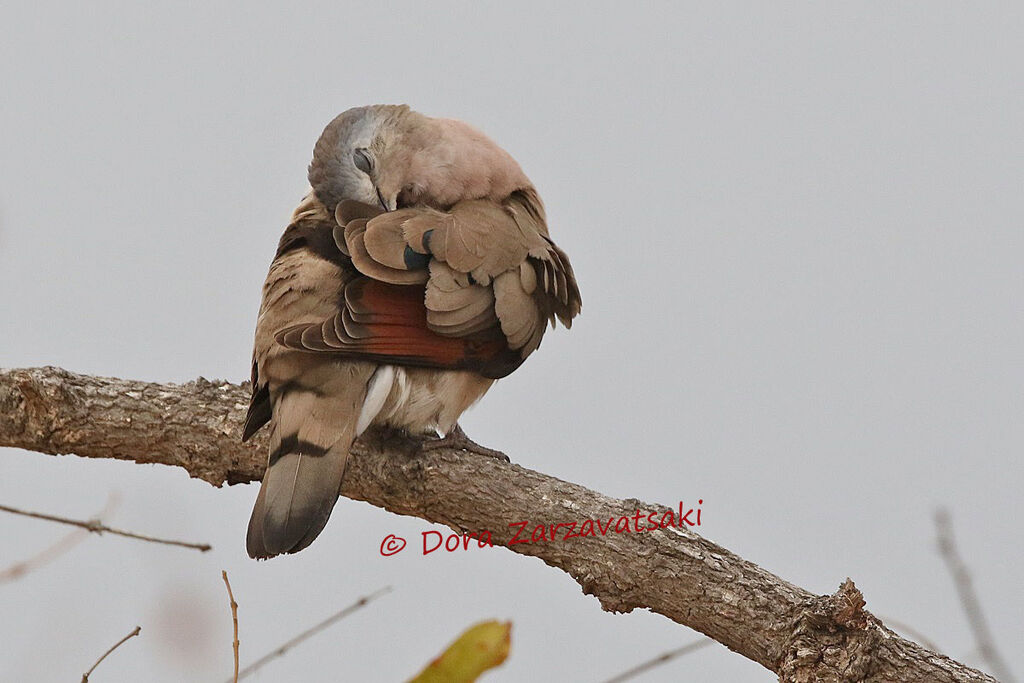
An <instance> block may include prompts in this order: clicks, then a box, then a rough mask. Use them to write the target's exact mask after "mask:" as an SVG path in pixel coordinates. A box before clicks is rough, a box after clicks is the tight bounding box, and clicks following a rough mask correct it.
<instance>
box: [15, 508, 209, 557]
mask: <svg viewBox="0 0 1024 683" xmlns="http://www.w3.org/2000/svg"><path fill="white" fill-rule="evenodd" d="M0 511H3V512H10V513H11V514H13V515H23V516H25V517H33V518H35V519H45V520H47V521H49V522H58V523H60V524H70V525H71V526H77V527H79V528H81V529H85V530H86V531H91V532H93V533H96V534H104V533H108V534H116V535H118V536H125V537H127V538H136V539H138V540H140V541H149V542H150V543H162V544H164V545H176V546H178V547H181V548H192V549H193V550H198V551H199V552H203V553H205V552H206V551H207V550H210V549H211V548H212V547H213V546H211V545H209V544H207V543H187V542H185V541H172V540H169V539H166V538H155V537H153V536H144V535H143V534H137V533H134V532H132V531H123V530H121V529H114V528H111V527H109V526H107V525H105V524H102V523H100V521H99V520H98V519H90V520H87V521H83V520H80V519H69V518H67V517H58V516H56V515H47V514H44V513H42V512H27V511H25V510H18V509H17V508H12V507H8V506H7V505H0Z"/></svg>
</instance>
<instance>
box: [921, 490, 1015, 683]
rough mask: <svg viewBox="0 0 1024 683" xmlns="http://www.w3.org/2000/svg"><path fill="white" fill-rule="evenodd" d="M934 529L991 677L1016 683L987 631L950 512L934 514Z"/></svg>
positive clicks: (939, 510) (1008, 682)
mask: <svg viewBox="0 0 1024 683" xmlns="http://www.w3.org/2000/svg"><path fill="white" fill-rule="evenodd" d="M935 528H936V530H937V532H938V541H939V554H940V555H942V558H943V559H944V560H945V561H946V566H947V567H949V573H950V574H951V575H952V576H953V585H954V586H956V592H957V595H959V596H960V604H961V605H962V606H963V608H964V614H966V615H967V622H968V623H969V624H970V626H971V632H972V633H973V634H974V642H975V644H976V649H977V651H978V655H979V656H980V657H981V658H982V659H983V660H984V661H985V663H986V664H988V668H989V670H990V671H991V672H992V675H994V676H995V677H996V678H997V679H999V680H1000V681H1002V683H1013V681H1014V680H1015V679H1014V677H1013V674H1012V673H1011V672H1010V667H1009V666H1008V665H1007V664H1006V661H1005V660H1004V659H1003V658H1002V656H1001V655H1000V654H999V650H998V649H997V648H996V643H995V640H994V639H993V638H992V632H991V631H990V630H989V628H988V621H987V620H986V619H985V613H984V611H983V610H982V609H981V601H979V600H978V595H977V594H976V593H975V592H974V586H973V585H972V583H971V573H970V571H969V570H968V569H967V565H966V564H964V561H963V560H962V559H961V558H960V553H959V551H957V548H956V540H955V539H954V538H953V521H952V519H951V518H950V515H949V511H948V510H946V509H944V508H940V509H938V510H936V511H935Z"/></svg>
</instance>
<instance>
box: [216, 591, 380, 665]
mask: <svg viewBox="0 0 1024 683" xmlns="http://www.w3.org/2000/svg"><path fill="white" fill-rule="evenodd" d="M390 592H391V586H385V587H384V588H380V589H378V590H376V591H374V592H373V593H370V594H369V595H364V596H363V597H361V598H359V599H358V600H356V601H355V602H354V603H352V604H351V605H349V606H348V607H346V608H345V609H343V610H341V611H340V612H337V613H336V614H333V615H331V616H329V617H327V618H326V619H324V620H323V621H321V622H320V623H319V624H317V625H316V626H313V627H312V628H308V629H306V630H305V631H303V632H302V633H300V634H299V635H297V636H295V637H294V638H292V639H291V640H289V641H288V642H286V643H285V644H284V645H282V646H280V647H279V648H277V649H276V650H274V651H272V652H269V653H267V654H265V655H263V656H262V657H260V658H259V659H257V660H256V661H255V662H253V663H252V664H250V665H249V666H247V667H245V668H244V669H242V671H241V672H239V673H238V676H237V678H236V679H235V680H236V681H237V680H238V679H241V678H245V677H246V676H248V675H249V674H251V673H252V672H254V671H256V670H257V669H259V668H260V667H261V666H263V665H264V664H266V663H267V662H269V661H270V660H272V659H276V658H277V657H280V656H281V655H283V654H284V653H285V652H287V651H288V650H290V649H291V648H293V647H295V646H296V645H298V644H299V643H301V642H302V641H304V640H306V639H307V638H309V637H310V636H313V635H316V634H317V633H319V632H320V631H323V630H324V629H325V628H327V627H328V626H330V625H331V624H334V623H335V622H337V621H340V620H341V619H344V618H345V617H347V616H348V615H349V614H352V613H353V612H355V611H356V610H358V609H360V608H361V607H365V606H366V605H368V604H369V603H370V602H371V601H373V600H376V599H377V598H379V597H380V596H382V595H384V594H385V593H390ZM228 683H231V681H230V679H229V681H228Z"/></svg>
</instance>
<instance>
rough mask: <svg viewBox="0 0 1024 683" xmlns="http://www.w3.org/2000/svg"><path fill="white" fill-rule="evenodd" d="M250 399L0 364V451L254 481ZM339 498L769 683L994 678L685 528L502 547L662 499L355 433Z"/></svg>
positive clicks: (207, 388)
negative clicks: (495, 559) (690, 638)
mask: <svg viewBox="0 0 1024 683" xmlns="http://www.w3.org/2000/svg"><path fill="white" fill-rule="evenodd" d="M248 398H249V395H248V387H247V386H245V385H243V386H238V385H234V384H231V383H228V382H210V381H207V380H205V379H202V378H200V379H198V380H196V381H195V382H189V383H187V384H183V385H174V384H152V383H147V382H138V381H131V380H121V379H111V378H102V377H91V376H84V375H77V374H74V373H71V372H67V371H65V370H61V369H59V368H51V367H45V368H32V369H21V370H8V371H0V446H13V447H17V448H24V449H27V450H32V451H38V452H41V453H50V454H55V455H56V454H64V453H74V454H77V455H79V456H84V457H91V458H117V459H122V460H132V461H135V462H139V463H161V464H164V465H175V466H178V467H182V468H184V469H185V470H186V471H187V472H188V473H189V474H190V475H191V476H193V477H197V478H199V479H203V480H205V481H207V482H209V483H211V484H213V485H214V486H221V485H222V484H223V483H225V482H227V483H228V484H237V483H242V482H249V481H256V480H259V479H260V478H261V476H262V474H263V469H264V466H265V458H266V455H265V448H266V443H265V441H264V440H263V437H258V438H256V439H255V440H254V443H249V444H243V443H241V441H240V434H241V426H242V420H243V418H244V415H245V410H246V406H247V403H248ZM342 494H344V495H345V496H348V497H349V498H354V499H356V500H363V501H366V502H368V503H372V504H373V505H377V506H379V507H382V508H384V509H386V510H390V511H391V512H395V513H398V514H403V515H412V516H416V517H420V518H422V519H426V520H429V521H431V522H439V523H441V524H445V525H447V526H449V527H451V528H452V529H455V530H457V531H460V532H474V533H478V534H479V533H481V532H483V531H485V530H487V531H490V533H491V535H492V539H493V542H494V543H495V544H496V545H497V544H501V545H506V546H507V547H508V548H509V549H510V550H512V551H513V552H517V553H521V554H523V555H532V556H535V557H538V558H540V559H541V560H543V561H544V562H545V563H547V564H549V565H551V566H553V567H557V568H559V569H561V570H562V571H565V572H566V573H568V574H569V575H570V576H572V577H573V578H574V579H576V581H577V582H578V583H579V584H580V585H581V586H582V587H583V592H584V593H586V594H588V595H593V596H595V597H596V598H597V599H598V600H600V602H601V606H602V607H603V608H604V609H606V610H608V611H613V612H629V611H631V610H633V609H636V608H638V607H644V608H648V609H650V610H652V611H654V612H657V613H659V614H662V615H664V616H666V617H668V618H669V619H672V620H673V621H676V622H678V623H680V624H685V625H686V626H689V627H691V628H693V629H696V630H698V631H701V632H702V633H705V634H707V635H708V636H710V637H711V638H713V639H715V640H717V641H718V642H720V643H722V644H724V645H725V646H726V647H728V648H730V649H732V650H734V651H736V652H738V653H740V654H742V655H743V656H745V657H747V658H749V659H752V660H754V661H755V662H758V663H759V664H761V665H762V666H764V667H766V668H768V669H770V670H771V671H773V672H775V673H776V674H778V676H779V679H780V680H782V681H993V680H995V679H993V678H991V677H989V676H987V675H985V674H983V673H981V672H979V671H977V670H975V669H971V668H969V667H966V666H964V665H962V664H960V663H958V662H956V661H953V660H952V659H949V658H947V657H945V656H943V655H941V654H937V653H935V652H931V651H929V650H927V649H925V648H924V647H922V646H920V645H918V644H916V643H914V642H911V641H909V640H906V639H904V638H901V637H900V636H898V635H897V634H895V633H894V632H892V631H891V630H889V629H887V628H886V627H885V626H884V625H883V624H882V623H881V622H880V621H879V620H878V619H877V618H876V617H875V616H873V615H872V614H871V613H870V612H867V611H866V610H865V609H864V604H865V603H864V599H863V597H862V595H861V593H860V591H858V590H857V588H856V587H855V586H854V584H853V582H852V581H850V580H849V579H847V580H846V581H845V582H843V584H842V585H841V586H840V587H839V590H838V591H837V592H836V593H835V594H833V595H824V596H821V595H814V594H812V593H809V592H808V591H805V590H803V589H801V588H799V587H797V586H794V585H792V584H790V583H787V582H786V581H783V580H782V579H780V578H779V577H777V576H775V575H773V574H771V573H770V572H768V571H766V570H764V569H762V568H760V567H758V566H757V565H756V564H754V563H752V562H748V561H747V560H744V559H743V558H741V557H738V556H737V555H734V554H733V553H731V552H729V551H728V550H726V549H725V548H722V547H720V546H718V545H715V544H714V543H712V542H710V541H708V540H707V539H705V538H702V537H701V536H699V535H697V534H695V533H693V532H691V531H690V530H688V529H685V528H684V529H678V528H665V529H658V530H655V531H644V532H639V533H637V532H629V533H615V532H614V531H612V530H608V532H607V533H606V534H605V535H601V534H600V533H598V534H597V535H596V536H593V537H592V536H587V537H581V538H571V539H567V540H562V537H563V536H564V535H565V533H567V532H568V529H567V528H566V527H562V528H561V530H560V531H559V533H558V536H559V538H558V540H556V541H553V542H552V541H538V542H534V543H511V541H512V539H513V537H514V536H515V533H516V531H517V527H513V526H510V524H513V523H516V522H521V521H523V520H529V524H528V525H527V527H526V531H525V532H524V533H523V535H522V536H521V537H525V536H527V535H528V534H530V533H531V532H532V531H533V530H534V528H535V526H536V525H538V524H545V525H553V524H557V523H560V522H565V523H567V522H572V521H576V522H578V523H582V522H583V521H584V520H588V519H589V520H604V521H607V520H608V518H610V517H611V518H615V519H616V520H617V519H618V518H620V517H622V516H626V517H629V518H631V519H632V518H633V516H634V514H635V513H636V512H637V511H643V512H645V514H646V513H649V512H653V511H666V510H668V509H669V508H666V507H664V506H661V505H652V504H649V503H644V502H641V501H639V500H635V499H626V500H618V499H615V498H609V497H608V496H604V495H602V494H600V493H597V492H596V491H591V490H589V489H586V488H584V487H582V486H578V485H576V484H572V483H570V482H566V481H562V480H560V479H556V478H554V477H550V476H547V475H545V474H541V473H539V472H534V471H532V470H528V469H525V468H523V467H519V466H518V465H514V464H506V463H503V462H499V461H497V460H494V459H490V458H484V457H480V456H476V455H471V454H464V453H463V454H460V453H458V452H455V451H450V450H448V451H446V450H437V451H429V452H426V453H423V454H419V455H416V456H410V455H409V452H408V449H403V448H401V446H400V445H395V444H393V443H390V442H388V441H387V440H386V439H374V440H373V441H372V442H359V443H357V445H356V447H355V448H354V452H353V457H352V459H351V460H350V461H349V465H348V471H347V472H346V475H345V481H344V483H343V485H342ZM603 523H604V522H602V524H603ZM240 528H241V527H240ZM549 528H550V527H549ZM577 529H579V527H577Z"/></svg>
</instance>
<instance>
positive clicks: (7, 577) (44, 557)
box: [0, 495, 118, 583]
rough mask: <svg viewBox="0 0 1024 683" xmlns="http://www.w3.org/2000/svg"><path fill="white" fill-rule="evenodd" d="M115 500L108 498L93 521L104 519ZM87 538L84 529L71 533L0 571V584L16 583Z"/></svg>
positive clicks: (87, 534) (114, 496) (111, 497)
mask: <svg viewBox="0 0 1024 683" xmlns="http://www.w3.org/2000/svg"><path fill="white" fill-rule="evenodd" d="M117 500H118V499H117V496H116V495H111V496H109V497H108V498H107V502H106V503H105V504H104V505H103V509H102V510H100V512H99V514H97V515H96V517H95V519H97V520H99V519H102V518H103V517H105V516H106V515H107V514H108V513H109V512H110V511H111V510H112V509H113V508H114V506H115V505H116V504H117ZM88 536H89V533H88V532H87V531H85V530H84V529H76V530H75V531H72V532H71V533H70V534H68V535H66V536H64V537H63V538H61V539H60V540H59V541H57V542H56V543H54V544H53V545H51V546H50V547H48V548H46V549H44V550H43V551H41V552H39V553H37V554H35V555H33V556H32V557H30V558H29V559H27V560H23V561H21V562H16V563H15V564H12V565H11V566H10V567H8V568H7V569H5V570H3V571H0V583H6V582H8V581H16V580H17V579H20V578H21V577H22V576H24V575H25V574H28V573H29V572H31V571H33V570H35V569H38V568H39V567H42V566H43V565H46V564H48V563H50V562H53V561H54V560H55V559H57V558H58V557H60V556H61V555H63V554H64V553H66V552H68V551H70V550H71V549H72V548H74V547H75V546H76V545H78V544H79V543H81V542H82V541H84V540H85V539H86V538H87V537H88Z"/></svg>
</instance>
